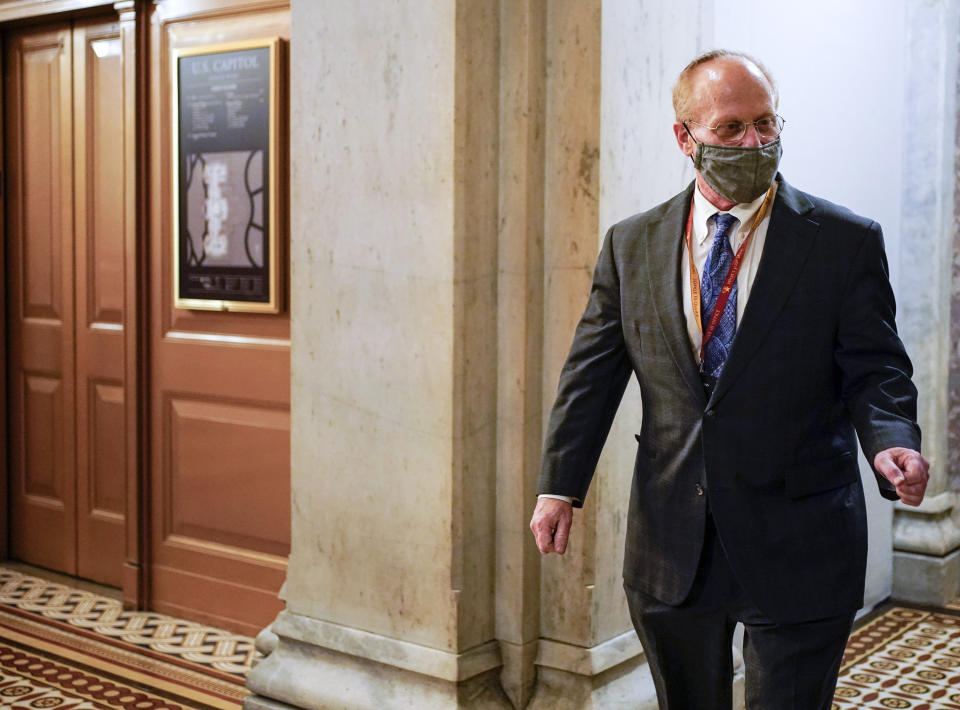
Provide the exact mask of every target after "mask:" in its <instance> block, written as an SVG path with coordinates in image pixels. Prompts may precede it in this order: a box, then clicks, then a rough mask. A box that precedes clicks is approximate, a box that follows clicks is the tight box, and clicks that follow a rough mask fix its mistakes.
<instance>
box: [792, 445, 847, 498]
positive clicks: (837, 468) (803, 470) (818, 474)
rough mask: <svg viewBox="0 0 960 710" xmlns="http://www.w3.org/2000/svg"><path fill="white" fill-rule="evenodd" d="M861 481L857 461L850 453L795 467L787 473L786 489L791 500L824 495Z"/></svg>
mask: <svg viewBox="0 0 960 710" xmlns="http://www.w3.org/2000/svg"><path fill="white" fill-rule="evenodd" d="M858 480H860V469H859V468H858V467H857V460H856V459H855V458H854V456H853V454H851V453H850V452H849V451H848V452H845V453H843V454H841V455H840V456H837V457H835V458H832V459H827V460H825V461H815V462H812V463H808V464H804V465H802V466H795V467H794V468H791V469H789V470H788V471H787V476H786V487H787V495H788V496H789V497H790V498H802V497H803V496H809V495H813V494H814V493H822V492H823V491H829V490H831V489H833V488H840V487H841V486H847V485H850V484H851V483H853V482H854V481H858Z"/></svg>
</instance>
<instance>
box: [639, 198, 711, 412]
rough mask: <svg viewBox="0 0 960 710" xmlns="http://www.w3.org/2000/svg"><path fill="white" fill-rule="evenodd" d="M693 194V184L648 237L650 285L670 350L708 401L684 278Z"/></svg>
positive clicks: (695, 389)
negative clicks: (689, 331)
mask: <svg viewBox="0 0 960 710" xmlns="http://www.w3.org/2000/svg"><path fill="white" fill-rule="evenodd" d="M692 196H693V184H692V183H691V185H690V187H688V188H687V189H686V190H685V191H684V192H682V193H681V194H679V195H677V196H676V197H674V198H673V199H672V200H671V201H670V202H669V203H667V205H665V207H664V210H663V214H662V218H661V220H660V221H659V222H658V223H657V224H655V225H653V226H652V228H651V232H650V234H649V236H648V238H647V239H645V240H644V242H645V244H646V251H647V254H646V257H647V258H646V260H645V261H646V265H647V283H649V284H650V292H651V296H652V299H653V304H654V308H655V309H656V312H657V318H658V320H659V321H660V328H661V330H662V332H663V335H664V338H665V339H666V341H667V345H668V346H669V348H670V353H671V354H672V355H673V359H674V362H676V365H677V367H678V368H679V369H680V372H681V373H682V375H683V379H684V380H685V381H686V383H687V385H689V387H690V389H691V391H692V392H693V394H694V396H696V397H697V398H698V399H700V400H701V401H703V402H706V397H705V395H704V392H703V384H702V383H701V381H700V373H699V368H698V367H697V363H696V360H695V359H694V357H693V352H692V350H691V349H690V338H689V337H688V336H687V327H686V319H685V318H684V315H683V298H684V294H683V293H681V284H682V281H681V279H680V266H681V255H682V253H683V230H684V228H685V226H686V223H687V222H686V220H687V215H688V214H689V212H690V200H691V198H692Z"/></svg>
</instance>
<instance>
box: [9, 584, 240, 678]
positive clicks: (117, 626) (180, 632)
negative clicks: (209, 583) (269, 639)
mask: <svg viewBox="0 0 960 710" xmlns="http://www.w3.org/2000/svg"><path fill="white" fill-rule="evenodd" d="M0 606H6V607H8V608H10V609H12V610H17V611H19V612H22V613H25V614H33V615H39V616H42V617H43V618H45V619H48V620H51V621H54V622H59V623H61V624H64V625H66V626H69V627H72V628H74V629H77V630H80V631H84V632H87V633H91V634H95V635H96V636H98V637H101V638H103V639H107V640H112V641H113V642H114V643H118V644H123V645H127V646H130V647H135V648H138V649H142V650H143V651H152V652H154V653H158V654H162V655H163V656H165V657H167V658H172V659H179V660H181V661H183V662H185V663H187V664H191V665H194V666H199V667H201V668H205V669H207V670H208V671H210V672H213V673H215V674H217V675H221V674H222V675H221V677H223V678H225V679H230V680H232V681H233V682H236V683H241V684H242V683H243V682H244V680H245V679H246V675H247V673H248V672H249V670H250V668H251V665H252V662H253V658H254V656H255V655H256V650H255V649H254V642H253V639H252V638H250V637H248V636H242V635H240V634H232V633H229V632H227V631H223V630H221V629H217V628H214V627H212V626H205V625H203V624H198V623H194V622H191V621H184V620H181V619H176V618H174V617H171V616H167V615H165V614H159V613H157V612H145V611H127V610H124V608H123V605H122V603H121V602H119V601H117V600H115V599H110V598H109V597H104V596H100V595H97V594H94V593H92V592H86V591H81V590H78V589H74V588H72V587H68V586H66V585H63V584H57V583H54V582H49V581H47V580H45V579H40V578H39V577H33V576H30V575H26V574H22V573H20V572H17V571H14V570H11V569H8V568H5V567H0Z"/></svg>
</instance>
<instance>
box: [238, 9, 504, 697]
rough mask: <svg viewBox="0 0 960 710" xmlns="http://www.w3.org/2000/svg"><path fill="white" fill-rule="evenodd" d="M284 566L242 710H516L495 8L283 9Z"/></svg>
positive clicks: (497, 47) (497, 42) (497, 53)
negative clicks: (502, 631) (501, 414)
mask: <svg viewBox="0 0 960 710" xmlns="http://www.w3.org/2000/svg"><path fill="white" fill-rule="evenodd" d="M291 11H292V17H291V25H292V39H291V51H292V54H291V68H292V70H291V97H292V116H291V142H292V146H291V148H292V150H291V154H292V180H291V184H292V189H293V193H292V200H291V201H292V219H291V235H290V244H291V263H292V279H291V294H292V296H291V303H292V346H293V347H292V370H293V388H292V390H293V396H292V403H291V408H292V414H293V423H294V426H293V432H292V461H291V464H292V490H293V511H292V551H291V557H290V564H289V570H288V577H287V582H286V587H285V592H286V602H287V608H286V610H285V611H284V612H282V613H281V614H280V615H279V617H278V618H277V620H276V622H275V623H274V624H273V627H272V629H273V632H274V633H275V634H276V636H277V638H278V640H277V645H276V648H275V650H274V651H273V652H272V653H271V654H270V655H269V656H267V657H266V659H264V660H263V661H262V662H261V663H259V664H258V665H257V666H256V668H255V669H254V670H253V671H252V673H251V674H250V677H249V680H248V687H249V688H250V689H251V690H252V691H253V693H254V695H253V696H252V697H250V698H249V699H248V700H247V701H246V703H245V707H247V708H248V709H249V708H294V707H296V708H317V709H320V708H323V709H325V710H326V709H329V708H351V709H352V710H361V709H369V710H390V709H391V708H411V707H415V708H424V709H428V708H484V709H486V708H509V707H510V702H509V700H508V699H507V697H506V696H505V695H504V693H503V691H502V690H501V687H500V683H499V668H500V666H501V655H500V648H499V644H498V643H497V642H496V633H495V632H496V628H495V627H496V624H495V621H496V620H495V600H494V572H495V566H494V556H495V545H496V542H495V541H496V537H495V520H496V485H497V479H496V455H495V453H496V443H497V438H496V436H497V429H496V414H497V411H496V395H497V308H496V303H497V301H496V297H497V291H496V288H497V232H498V229H497V219H498V187H497V182H498V167H497V164H498V115H499V113H498V105H499V89H498V85H499V8H498V5H497V3H487V2H472V1H470V0H456V1H455V0H418V1H417V2H401V3H366V2H355V1H354V0H344V1H342V2H324V3H315V2H312V1H311V0H294V2H293V3H292V8H291Z"/></svg>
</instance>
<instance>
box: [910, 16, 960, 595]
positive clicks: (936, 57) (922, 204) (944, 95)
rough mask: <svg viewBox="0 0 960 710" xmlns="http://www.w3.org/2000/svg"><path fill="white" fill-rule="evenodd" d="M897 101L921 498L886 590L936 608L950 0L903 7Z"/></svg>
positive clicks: (942, 482)
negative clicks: (924, 483) (923, 460)
mask: <svg viewBox="0 0 960 710" xmlns="http://www.w3.org/2000/svg"><path fill="white" fill-rule="evenodd" d="M906 22H907V56H906V91H907V93H906V96H905V97H904V136H905V138H904V150H905V155H904V161H903V165H904V176H903V186H904V187H903V189H904V195H903V224H902V237H901V250H900V255H899V256H900V264H901V270H900V273H901V278H900V288H899V292H900V294H901V297H900V304H901V312H900V316H899V318H898V319H897V320H898V323H899V324H900V325H901V329H902V335H903V339H904V341H905V343H906V344H907V348H908V351H909V352H910V355H911V357H912V358H913V363H914V367H915V369H916V372H915V375H914V380H915V382H916V383H917V387H918V389H919V390H920V426H921V427H922V429H923V449H924V454H925V455H926V456H927V458H928V459H929V460H930V464H931V468H930V471H931V480H930V485H929V488H928V491H927V499H926V500H925V501H924V503H923V504H922V505H921V506H920V507H919V508H909V507H906V506H903V505H901V504H897V507H896V512H895V517H894V523H893V545H894V558H893V595H894V597H896V598H898V599H903V600H906V601H914V602H923V603H927V604H943V603H945V602H947V601H949V600H951V599H953V598H955V597H956V596H957V595H958V594H960V506H958V501H957V492H956V490H955V487H954V486H955V483H956V480H957V479H956V478H954V485H951V478H950V475H949V467H948V461H949V455H948V447H947V431H948V428H949V424H950V419H949V409H948V404H947V392H948V390H949V387H948V386H947V385H948V382H949V369H950V359H951V351H953V350H954V348H955V346H956V343H955V342H951V339H950V332H951V319H950V304H951V264H952V262H953V257H954V252H953V240H954V237H953V235H954V232H955V226H954V221H953V220H954V210H955V207H954V204H955V203H954V199H955V186H956V172H955V171H956V167H955V162H954V161H955V156H956V140H957V108H958V103H957V70H958V66H957V55H958V39H960V33H958V29H960V10H958V7H957V5H956V3H955V2H953V0H922V1H921V2H915V3H908V4H907V17H906Z"/></svg>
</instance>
